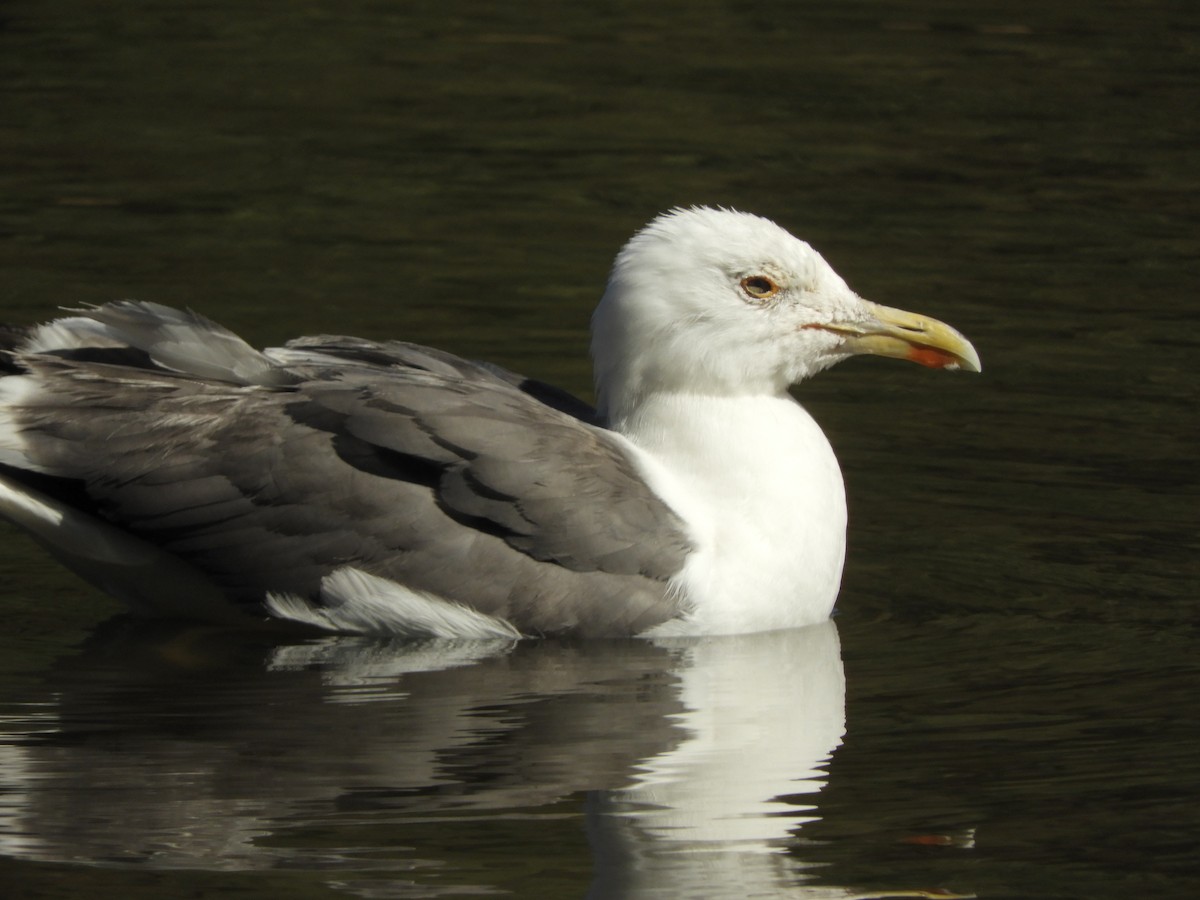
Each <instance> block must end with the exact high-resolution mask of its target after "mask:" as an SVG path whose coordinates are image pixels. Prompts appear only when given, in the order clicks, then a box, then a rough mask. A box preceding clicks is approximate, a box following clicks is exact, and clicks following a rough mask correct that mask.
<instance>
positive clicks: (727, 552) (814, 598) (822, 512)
mask: <svg viewBox="0 0 1200 900" xmlns="http://www.w3.org/2000/svg"><path fill="white" fill-rule="evenodd" d="M616 430H617V431H619V432H620V433H621V434H623V435H624V436H625V437H626V438H628V439H629V441H630V442H631V443H632V444H633V445H634V446H635V447H636V448H637V449H638V450H640V451H641V453H640V454H639V457H638V458H639V460H640V461H641V463H642V465H643V467H644V469H645V472H646V476H647V479H648V481H649V483H650V485H651V487H652V488H653V489H654V490H655V491H656V492H657V493H658V494H659V495H660V496H662V497H663V499H664V500H666V501H667V503H668V504H670V505H671V506H672V507H673V508H674V509H675V510H676V512H677V513H679V515H680V516H681V517H682V518H683V519H684V520H685V521H687V522H688V524H689V527H690V528H691V529H692V539H693V541H695V543H696V546H697V550H696V552H695V553H693V555H692V556H691V557H690V558H689V560H688V562H687V564H686V566H685V567H684V569H683V571H682V572H681V573H680V575H679V576H677V577H676V579H675V583H674V587H675V588H676V589H677V590H679V591H681V593H682V596H683V597H684V599H685V601H686V605H687V606H688V607H689V608H690V613H689V615H688V616H687V617H686V618H685V619H683V620H676V621H673V622H670V623H667V624H665V625H662V626H658V628H656V629H655V630H654V631H653V633H654V634H657V635H661V634H700V633H703V634H716V633H734V632H746V631H765V630H769V629H774V628H791V627H795V626H800V625H809V624H813V623H816V622H821V621H824V620H825V619H826V618H828V616H829V613H830V611H831V610H832V608H833V603H834V600H835V599H836V597H837V589H838V584H839V582H840V580H841V572H842V562H843V559H844V556H845V526H846V498H845V490H844V488H843V486H842V477H841V471H840V470H839V469H838V464H837V459H836V458H835V457H834V455H833V450H832V448H831V447H830V446H829V442H828V441H827V440H826V438H825V435H824V434H823V433H822V431H821V429H820V428H819V427H818V426H817V424H816V422H814V421H813V419H812V417H810V416H809V415H808V413H807V412H805V411H804V409H803V408H802V407H801V406H800V405H799V404H798V403H796V402H795V401H794V400H793V399H792V398H791V397H790V396H788V395H786V394H783V395H781V396H741V397H712V396H701V395H696V394H685V393H677V392H663V393H658V394H653V395H650V396H649V397H645V398H643V399H642V401H641V402H640V403H639V404H638V405H637V409H636V410H635V411H633V413H632V414H631V415H629V416H628V417H626V418H625V419H623V420H622V421H621V422H619V423H616Z"/></svg>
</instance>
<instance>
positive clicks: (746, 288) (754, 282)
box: [740, 275, 780, 301]
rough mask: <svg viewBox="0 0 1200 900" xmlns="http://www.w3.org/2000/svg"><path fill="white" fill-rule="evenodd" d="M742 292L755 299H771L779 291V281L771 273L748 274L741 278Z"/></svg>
mask: <svg viewBox="0 0 1200 900" xmlns="http://www.w3.org/2000/svg"><path fill="white" fill-rule="evenodd" d="M740 283H741V286H742V292H743V293H744V294H745V295H746V296H747V297H749V298H750V299H751V300H754V301H763V300H770V299H771V298H772V297H774V296H775V295H776V294H778V293H779V291H780V287H779V282H777V281H776V280H775V279H774V278H772V277H770V276H769V275H747V276H746V277H745V278H743V279H742V280H741V282H740Z"/></svg>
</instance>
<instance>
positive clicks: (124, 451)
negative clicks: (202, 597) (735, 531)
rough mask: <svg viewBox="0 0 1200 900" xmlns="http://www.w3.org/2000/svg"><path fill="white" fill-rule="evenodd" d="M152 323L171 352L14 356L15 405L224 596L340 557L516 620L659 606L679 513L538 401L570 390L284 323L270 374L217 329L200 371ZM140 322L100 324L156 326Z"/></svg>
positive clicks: (66, 458)
mask: <svg viewBox="0 0 1200 900" xmlns="http://www.w3.org/2000/svg"><path fill="white" fill-rule="evenodd" d="M104 309H107V308H104ZM153 311H155V310H154V309H152V310H151V312H153ZM179 315H183V314H179ZM114 320H115V319H114V316H108V317H107V319H106V321H108V322H112V321H114ZM167 325H169V326H170V328H171V329H174V330H172V331H169V332H168V337H169V342H170V343H171V346H172V347H173V348H174V349H173V350H172V351H171V352H170V353H166V352H163V351H161V350H160V351H158V352H152V351H151V350H149V349H146V347H144V346H143V347H141V349H145V350H146V352H147V353H148V354H149V355H150V356H151V358H152V359H154V360H155V362H156V363H157V364H158V365H159V366H164V365H165V366H168V367H169V368H170V369H172V370H174V371H171V372H168V371H163V370H162V369H161V368H145V369H139V368H133V367H130V366H125V365H108V364H105V363H100V362H95V361H91V360H86V359H71V358H70V354H59V355H48V354H26V355H25V356H20V355H19V354H18V356H17V359H18V360H19V363H20V366H21V367H22V368H23V369H24V370H25V371H27V372H29V373H31V374H32V375H33V376H34V377H36V378H37V379H38V380H39V382H40V383H41V385H42V386H43V390H42V393H41V394H40V395H39V401H38V403H37V404H36V405H31V406H29V407H28V408H25V409H23V410H20V411H19V415H18V419H19V424H20V427H21V429H22V433H23V436H24V439H25V440H26V441H27V443H28V445H29V447H30V450H29V453H30V455H31V457H32V458H35V462H36V463H37V465H38V466H39V467H40V468H41V469H42V471H43V472H47V473H50V474H51V475H52V476H56V477H58V478H61V479H67V480H70V481H72V482H74V483H76V484H79V485H82V486H83V489H84V490H83V494H85V495H86V497H87V498H89V500H88V502H90V503H92V504H94V507H95V511H96V513H97V514H98V515H101V516H103V517H104V518H106V519H107V520H109V521H110V522H114V523H117V524H119V525H121V526H122V527H125V528H127V529H128V530H130V531H132V532H134V533H136V534H138V535H139V536H141V537H143V538H145V539H147V540H149V541H152V542H153V543H155V544H157V545H159V546H161V547H163V548H164V549H167V550H168V551H170V552H173V553H176V554H178V555H179V556H181V557H182V558H184V559H186V560H188V561H189V562H191V563H192V564H194V565H196V566H197V567H198V568H201V569H202V570H204V571H206V572H207V573H209V574H210V576H211V577H212V578H213V579H214V580H215V581H216V582H217V583H218V584H220V585H221V586H222V587H223V588H224V589H225V590H226V591H227V592H228V593H229V595H230V596H231V597H232V598H233V599H235V600H237V601H239V602H242V603H251V604H254V603H260V602H261V601H262V599H263V597H264V595H265V593H266V592H268V591H275V592H288V593H293V594H297V595H300V596H304V597H307V598H310V599H312V600H314V601H316V600H317V599H318V594H319V585H320V580H321V578H323V577H324V576H325V575H327V574H329V573H330V572H332V571H334V570H336V569H338V568H339V567H342V566H354V567H357V568H360V569H363V570H364V571H367V572H370V573H372V574H375V575H379V576H381V577H385V578H390V579H393V580H395V581H397V582H399V583H401V584H404V585H406V586H409V587H412V588H416V589H419V590H423V591H428V592H430V593H433V594H435V595H438V596H441V597H445V598H448V599H451V600H455V601H458V602H461V603H464V604H466V605H469V606H471V607H473V608H475V609H478V610H480V611H481V612H484V613H487V614H489V615H495V616H499V617H502V618H506V619H508V620H509V621H511V622H512V623H513V624H514V625H516V627H517V628H519V629H521V630H522V631H524V632H527V633H539V632H541V633H552V632H560V631H567V630H573V631H578V632H581V633H585V634H628V633H630V632H636V631H639V630H642V629H645V628H648V627H651V626H652V625H655V624H657V623H659V622H662V621H665V620H666V619H668V618H670V617H672V616H673V615H675V614H677V613H678V611H679V610H678V608H677V605H676V602H675V600H674V599H673V598H672V597H671V596H670V591H669V589H668V585H667V582H668V580H669V579H670V578H671V577H672V576H673V575H675V574H677V573H678V571H679V570H680V568H681V567H682V565H683V563H684V560H685V558H686V556H687V554H688V552H689V550H690V545H689V540H688V538H687V535H686V530H685V528H684V526H683V524H682V522H681V521H680V520H679V519H678V517H677V516H676V515H675V514H674V513H673V512H672V511H671V510H670V509H669V508H668V507H667V506H666V504H665V503H663V501H662V500H661V499H660V498H659V497H657V496H656V495H655V494H654V493H653V492H652V491H651V490H650V489H649V488H648V486H647V485H646V484H645V483H644V481H643V479H642V478H641V477H640V475H639V473H638V472H637V470H636V467H635V466H634V464H633V462H632V460H631V459H630V458H629V456H628V455H627V452H626V450H625V449H624V448H623V447H622V446H621V443H620V441H619V440H618V439H616V438H615V437H614V436H613V435H612V434H611V433H610V432H607V431H605V430H603V429H600V428H597V427H594V426H593V425H590V424H588V422H587V421H586V418H585V419H583V420H581V419H580V418H576V417H575V416H573V415H571V414H569V411H568V412H564V411H563V410H562V409H561V408H559V407H567V409H568V410H569V409H570V408H571V407H572V405H574V406H575V407H578V408H582V410H590V408H589V407H587V406H586V404H583V403H581V402H580V401H577V400H574V398H571V400H572V403H559V404H556V405H548V404H547V403H545V402H543V401H542V399H540V398H539V396H538V394H537V392H536V391H531V390H527V389H526V388H525V387H524V385H526V384H527V382H525V381H524V380H523V379H521V378H520V377H519V376H515V375H512V373H506V372H504V370H497V369H493V368H491V367H487V366H484V365H481V364H478V363H471V362H468V361H466V360H461V359H458V358H457V357H453V356H451V355H450V354H444V353H441V352H440V351H436V350H430V349H429V348H422V347H418V346H416V345H411V344H401V343H399V342H390V343H386V344H375V343H371V342H367V341H359V340H356V339H341V338H316V339H307V340H305V341H299V342H293V343H292V344H290V345H289V346H288V347H287V348H283V349H282V350H280V351H268V354H267V355H266V356H262V355H260V356H259V357H258V359H260V360H264V361H267V362H268V363H269V366H270V367H272V368H273V369H278V370H280V371H278V372H277V373H272V372H268V371H265V370H263V369H261V368H258V367H257V363H256V362H254V361H253V360H252V359H251V358H247V357H244V356H242V355H240V354H241V351H240V350H236V349H235V350H228V347H227V348H226V350H228V352H226V351H221V353H219V354H218V356H217V359H218V362H217V363H216V364H215V365H217V367H218V369H219V372H217V373H216V374H214V370H213V365H214V364H213V363H212V360H211V359H207V361H205V362H203V363H202V364H200V365H196V366H192V365H190V363H189V353H190V352H191V351H190V350H189V349H188V348H189V347H193V346H195V342H196V341H198V340H199V341H202V340H203V339H204V338H205V336H204V335H197V334H189V333H187V331H186V326H187V323H186V322H182V321H181V320H180V319H178V318H176V319H170V320H168V322H167ZM139 327H140V328H142V333H141V336H140V337H139V336H138V334H137V333H135V332H136V329H133V328H132V327H130V326H129V325H128V324H127V323H126V324H122V325H121V328H122V329H123V333H125V334H127V335H130V336H131V339H132V338H137V340H139V341H140V343H141V344H143V345H144V344H147V343H150V344H153V343H154V342H155V341H158V342H159V343H161V342H162V341H163V339H162V338H161V337H160V336H159V335H160V332H158V331H155V330H154V328H155V327H154V325H153V323H147V322H142V323H141V324H140V325H139ZM198 327H201V328H203V329H204V330H205V332H206V334H207V333H210V331H211V328H216V327H217V326H211V323H203V322H202V323H201V325H200V326H198ZM146 334H149V335H150V337H149V338H147V337H145V335H146ZM229 346H233V345H229ZM243 346H245V345H243ZM246 349H247V350H249V348H248V347H247V348H246ZM250 352H252V353H257V351H250ZM193 370H195V371H193ZM238 379H240V380H241V383H236V382H237V380H238ZM564 396H569V395H564Z"/></svg>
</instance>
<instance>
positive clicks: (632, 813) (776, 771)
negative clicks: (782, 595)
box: [590, 622, 853, 898]
mask: <svg viewBox="0 0 1200 900" xmlns="http://www.w3.org/2000/svg"><path fill="white" fill-rule="evenodd" d="M679 646H681V647H683V648H684V649H683V652H682V654H681V655H680V658H679V667H678V669H677V671H678V673H679V676H680V679H681V689H680V696H681V699H682V701H683V703H684V706H685V709H684V711H683V712H680V713H677V714H675V716H674V717H673V718H674V719H675V720H676V722H677V723H678V724H679V725H680V726H681V727H682V728H683V729H684V730H685V733H686V737H685V739H684V740H683V741H682V742H680V743H679V744H678V745H677V746H675V747H673V748H671V749H669V750H666V751H664V752H662V753H660V754H657V755H655V756H653V757H651V758H649V759H646V760H644V761H643V762H642V763H640V764H639V766H638V773H637V775H636V777H635V779H634V782H633V784H632V785H631V786H629V787H628V788H626V789H624V790H621V791H617V792H613V793H610V794H606V795H602V796H600V797H597V798H596V801H595V802H594V803H593V814H594V818H593V821H592V831H591V833H592V836H593V844H594V846H595V848H596V856H597V866H596V879H595V882H594V884H593V888H592V891H591V894H590V896H591V897H593V898H601V897H605V898H607V897H652V896H661V897H722V896H749V897H754V896H763V895H772V894H774V893H775V892H776V891H777V890H779V889H783V888H785V887H788V886H791V888H792V890H791V891H789V893H790V894H791V895H792V896H804V897H839V898H844V897H850V896H853V894H852V893H851V892H848V891H845V890H842V889H840V888H825V887H819V886H815V885H804V886H801V884H802V882H803V881H804V880H805V879H804V875H803V863H802V862H799V861H797V860H795V859H793V858H792V857H791V856H789V855H785V852H786V850H787V848H788V847H789V846H790V845H791V844H792V843H794V834H795V832H796V830H797V829H798V828H799V827H800V826H802V825H803V824H804V823H805V822H808V821H811V820H813V819H814V818H816V813H815V807H813V806H812V805H811V804H808V803H804V802H802V801H800V800H799V799H798V795H807V794H813V793H816V792H817V791H819V790H820V789H821V788H822V787H823V786H824V780H823V779H824V771H823V766H824V764H825V763H826V762H827V761H828V759H829V757H830V755H831V754H832V752H833V750H834V749H835V748H836V747H837V746H838V745H839V744H840V743H841V739H842V735H843V734H844V733H845V725H846V715H845V677H844V675H843V671H842V661H841V655H840V653H839V645H838V637H837V630H836V628H835V626H834V624H833V623H832V622H826V623H824V624H822V625H817V626H813V627H810V628H804V629H799V630H793V631H781V632H773V633H769V634H756V635H745V636H734V637H724V638H714V639H704V640H700V641H697V642H694V643H692V644H691V645H690V646H689V645H687V644H683V643H681V644H680V645H679ZM784 798H786V799H784Z"/></svg>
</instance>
